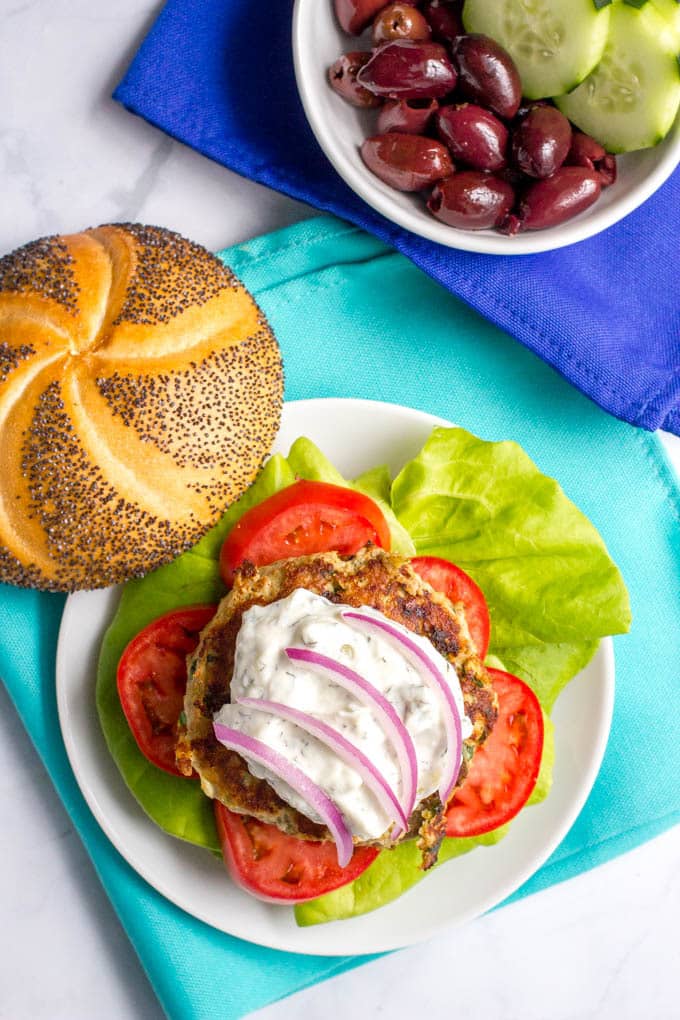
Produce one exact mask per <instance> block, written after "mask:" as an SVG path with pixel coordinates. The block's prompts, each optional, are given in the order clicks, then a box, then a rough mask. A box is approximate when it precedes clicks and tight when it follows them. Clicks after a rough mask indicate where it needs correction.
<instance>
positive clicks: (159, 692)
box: [116, 605, 217, 776]
mask: <svg viewBox="0 0 680 1020" xmlns="http://www.w3.org/2000/svg"><path fill="white" fill-rule="evenodd" d="M216 609H217V606H212V605H210V606H208V605H205V606H189V607H186V608H183V609H175V610H173V611H172V612H170V613H166V614H165V616H160V617H159V618H158V619H157V620H153V621H152V622H151V623H150V624H148V626H146V627H145V628H144V630H142V631H140V633H139V634H137V636H136V637H134V638H133V639H132V641H131V642H130V643H129V645H128V646H127V647H126V649H125V651H124V652H123V654H122V656H121V658H120V662H119V663H118V672H117V674H116V682H117V684H118V696H119V698H120V703H121V706H122V708H123V712H124V713H125V718H126V719H127V721H128V724H129V726H130V729H131V730H132V735H133V736H134V738H135V740H136V741H137V746H138V747H139V750H140V751H141V752H142V754H143V755H144V757H145V758H148V760H149V761H150V762H152V763H153V764H154V765H157V766H158V767H159V768H161V769H164V770H165V771H166V772H170V773H172V775H174V776H181V775H182V773H181V772H180V771H179V770H178V768H177V766H176V764H175V743H176V740H177V720H178V719H179V715H180V712H181V711H182V708H183V705H184V692H185V690H186V685H187V666H186V658H187V655H189V654H190V653H191V652H193V651H194V649H195V648H196V645H197V644H198V637H199V634H200V632H201V631H202V630H203V628H204V627H205V625H206V624H207V623H208V621H209V620H211V619H212V617H213V616H214V615H215V610H216Z"/></svg>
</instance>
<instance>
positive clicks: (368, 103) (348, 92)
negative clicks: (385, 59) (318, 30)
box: [328, 50, 382, 107]
mask: <svg viewBox="0 0 680 1020" xmlns="http://www.w3.org/2000/svg"><path fill="white" fill-rule="evenodd" d="M370 57H371V54H370V53H366V52H364V51H362V50H354V51H353V52H352V53H345V54H343V56H341V57H340V58H339V59H338V60H336V61H335V63H334V64H331V66H330V67H329V68H328V80H329V82H330V83H331V86H332V87H333V88H334V89H335V91H336V92H337V93H338V95H340V96H342V98H343V99H346V100H347V102H348V103H351V104H352V106H361V107H376V106H381V105H382V99H381V98H380V96H374V95H373V93H372V92H369V91H368V89H365V88H364V86H363V85H359V83H358V82H357V73H358V72H359V70H360V69H361V68H362V67H363V66H364V64H366V63H367V62H368V61H369V60H370Z"/></svg>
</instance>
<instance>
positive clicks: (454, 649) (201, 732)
mask: <svg viewBox="0 0 680 1020" xmlns="http://www.w3.org/2000/svg"><path fill="white" fill-rule="evenodd" d="M297 588H305V589H307V590H308V591H311V592H314V593H316V594H318V595H323V596H324V597H325V598H327V599H329V601H331V602H335V603H342V604H344V605H349V606H355V607H359V606H373V608H374V609H378V610H380V612H382V613H384V614H385V616H387V617H389V618H390V619H391V620H395V621H397V622H398V623H401V624H403V625H404V626H405V627H408V628H409V630H412V631H413V632H414V633H416V634H421V635H424V636H425V637H427V638H429V640H430V641H431V642H432V644H433V645H434V647H435V648H436V649H437V651H438V652H439V653H440V654H441V655H443V656H444V657H445V658H446V659H448V660H449V662H451V663H452V664H453V665H454V666H455V667H456V670H457V672H458V676H459V677H460V682H461V688H462V691H463V698H464V701H465V710H466V713H467V715H468V717H469V719H470V721H471V723H472V727H473V729H472V734H471V735H470V736H469V737H468V738H467V740H465V742H464V745H463V763H462V765H461V771H460V775H459V779H458V781H459V783H460V782H461V781H462V780H463V778H464V777H465V775H466V773H467V767H468V764H469V762H470V761H471V759H472V756H473V754H474V751H475V748H476V747H478V746H479V745H480V744H481V743H483V742H484V740H485V739H486V737H487V735H488V734H489V732H490V730H491V729H492V727H493V724H494V722H495V720H496V715H497V708H498V705H497V699H496V695H495V693H494V690H493V688H492V686H491V682H490V680H489V676H488V674H487V672H486V670H485V668H484V666H483V665H482V663H481V662H480V660H479V658H478V656H477V654H476V652H475V651H474V649H473V646H472V643H471V641H470V635H469V632H468V628H467V623H466V621H465V616H464V613H463V609H462V607H461V606H460V605H457V604H456V605H454V604H453V603H451V602H449V600H448V599H447V598H446V597H445V596H443V595H441V594H439V593H438V592H435V591H434V590H433V589H432V588H431V587H430V585H429V584H427V582H426V581H423V580H422V578H421V577H419V575H418V574H416V572H415V571H414V570H413V568H412V567H411V565H410V563H409V561H408V560H405V559H403V558H402V557H400V556H396V555H393V554H391V553H386V552H384V550H382V549H376V548H373V547H371V546H367V547H366V548H364V549H362V550H361V551H360V552H359V553H357V554H356V556H349V557H342V556H338V555H337V554H336V553H319V554H317V555H314V556H301V557H299V558H298V559H288V560H281V561H279V562H278V563H274V564H272V565H271V566H269V567H260V568H256V567H254V566H252V565H251V564H245V565H244V566H243V567H242V568H241V569H240V570H239V571H237V574H236V578H235V581H234V587H233V588H232V590H231V592H230V593H229V594H228V595H227V596H226V598H224V599H223V600H222V602H221V603H220V606H219V608H218V611H217V614H216V615H215V617H214V618H213V620H212V621H211V622H210V623H209V624H208V626H207V627H206V628H205V630H204V631H203V633H202V635H201V641H200V644H199V646H198V648H197V649H196V651H195V653H194V654H193V656H191V658H190V659H189V670H188V676H189V680H188V685H187V693H186V698H185V713H186V732H185V733H184V734H183V736H182V738H181V739H180V742H179V746H178V762H179V764H180V767H181V768H182V770H183V771H185V772H187V773H190V772H191V768H192V767H193V768H194V769H195V770H196V772H197V773H198V775H199V776H200V779H201V785H202V787H203V789H204V791H205V792H206V793H207V794H208V796H209V797H216V798H217V799H218V800H220V801H221V802H222V803H223V804H225V805H226V807H228V808H230V809H231V810H232V811H236V812H238V813H240V814H245V815H251V816H252V817H254V818H259V819H260V820H261V821H263V822H269V823H271V824H273V825H276V826H277V827H278V828H279V829H282V830H283V831H284V832H286V833H289V834H290V835H293V836H298V837H300V838H303V839H315V840H327V839H328V840H329V839H331V838H332V837H331V835H330V833H329V832H328V830H327V829H326V827H325V826H323V825H318V824H316V823H315V822H312V821H311V820H310V819H309V818H306V817H305V816H304V815H302V814H301V813H300V812H299V811H297V810H296V809H295V808H293V807H291V806H290V805H289V804H286V802H285V801H283V800H281V798H280V797H279V796H278V795H277V794H276V793H275V791H274V790H273V788H272V787H271V786H270V785H269V783H267V782H266V780H264V779H257V778H255V776H253V775H251V773H250V772H249V771H248V768H247V765H246V762H245V760H244V759H243V758H242V757H241V756H240V755H239V754H237V753H236V752H235V751H229V750H227V749H226V748H225V747H224V746H223V745H222V744H220V743H219V741H218V740H217V738H216V737H215V735H214V733H213V716H214V715H215V713H216V712H217V711H218V710H219V709H220V708H221V707H222V705H224V704H225V703H226V702H228V701H229V700H230V684H231V677H232V673H233V668H234V655H235V650H236V637H237V634H238V631H239V628H240V626H241V618H242V616H243V614H244V613H245V612H246V610H247V609H249V608H250V607H251V606H255V605H258V606H264V605H268V604H269V603H271V602H275V601H277V600H278V599H284V598H287V596H288V595H290V594H292V592H293V591H295V590H296V589H297ZM442 810H443V809H442V805H441V803H440V801H439V798H438V796H437V795H436V794H433V795H432V796H430V797H428V798H427V801H423V802H421V803H420V804H419V805H417V807H416V809H415V811H414V814H413V816H412V818H411V826H410V832H409V835H410V836H411V837H417V838H419V840H420V846H421V849H422V850H423V861H424V866H426V867H429V866H430V864H433V863H434V861H435V860H436V855H437V851H438V848H439V844H440V842H441V839H442V836H443V833H444V826H443V815H442ZM371 842H372V843H374V844H381V845H386V844H387V837H385V838H384V839H383V840H372V841H371Z"/></svg>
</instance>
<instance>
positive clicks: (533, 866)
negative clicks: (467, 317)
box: [55, 397, 615, 957]
mask: <svg viewBox="0 0 680 1020" xmlns="http://www.w3.org/2000/svg"><path fill="white" fill-rule="evenodd" d="M319 404H322V405H323V406H324V408H325V409H327V408H328V406H329V404H335V405H341V406H342V407H343V408H347V407H348V406H351V405H357V404H358V405H361V406H362V407H363V408H373V409H374V410H378V411H384V410H389V411H391V412H397V413H398V414H400V415H405V416H406V417H408V418H410V419H411V420H412V421H416V420H418V421H420V423H422V424H431V425H432V426H433V427H436V426H437V425H450V424H451V423H450V422H448V421H447V420H446V419H444V418H441V417H438V416H436V415H431V414H429V413H428V412H426V411H422V410H419V409H417V408H411V407H406V406H404V405H401V404H395V403H388V402H385V401H379V400H364V399H361V398H353V397H312V398H308V399H302V400H292V401H286V402H285V404H284V409H285V408H286V407H291V408H301V409H302V410H307V409H309V410H313V407H314V406H318V405H319ZM122 587H123V585H116V586H112V587H110V588H105V589H95V591H94V592H76V593H74V595H70V596H69V597H68V598H67V600H66V604H65V606H64V610H63V613H62V618H61V622H60V626H59V635H58V640H57V650H56V659H55V683H56V699H57V716H58V720H59V727H60V731H61V735H62V738H63V741H64V746H65V749H66V754H67V757H68V761H69V765H70V767H71V770H72V772H73V775H74V778H75V780H76V783H77V785H78V788H79V790H80V792H81V794H82V795H83V797H84V799H85V801H86V803H87V805H88V807H89V808H90V810H91V811H92V814H93V815H94V817H95V819H96V821H97V824H98V825H99V827H100V828H101V829H102V831H103V832H104V834H105V835H106V837H107V839H108V840H109V842H110V843H111V844H112V846H113V847H114V848H115V849H116V851H117V852H118V853H119V854H120V855H121V857H123V859H124V860H125V861H126V862H127V864H128V865H129V866H130V867H131V868H132V869H133V870H134V871H135V872H136V873H137V874H138V875H139V876H140V877H141V878H142V879H143V880H144V881H145V882H147V883H148V884H149V885H150V886H151V887H152V888H153V889H155V890H156V891H157V892H158V893H160V894H161V895H162V896H164V897H165V898H166V899H167V900H169V902H171V903H173V904H174V905H175V906H177V907H179V908H180V909H181V910H183V911H185V912H186V913H187V914H189V916H191V917H194V918H196V919H197V920H199V921H202V922H203V923H205V924H207V925H209V926H210V927H212V928H214V929H215V930H217V931H222V932H224V933H225V934H227V935H231V936H232V937H235V938H240V939H243V940H244V941H247V942H250V943H251V944H255V945H261V946H264V947H266V948H270V949H276V950H280V951H283V952H294V953H300V954H302V955H311V956H323V957H335V956H338V955H357V950H356V949H353V948H352V947H351V946H347V947H346V948H345V949H340V948H338V946H337V945H335V944H334V945H333V946H331V947H327V946H325V945H322V944H319V942H320V939H319V938H318V936H319V934H320V933H321V932H322V931H328V930H329V929H330V928H335V927H336V925H339V926H342V925H343V924H347V923H348V922H347V921H345V922H331V923H328V924H325V925H315V926H312V927H310V928H308V929H298V930H299V931H308V932H309V933H310V942H314V945H313V947H310V948H309V949H301V948H300V947H297V946H296V947H294V948H291V946H290V943H289V942H287V940H286V939H285V938H282V939H277V938H269V939H267V940H266V941H265V940H262V939H261V938H253V937H249V936H248V935H247V934H243V932H242V931H235V930H233V928H228V927H226V926H224V925H218V924H216V923H215V921H214V920H213V919H211V918H210V917H208V916H206V915H205V913H204V912H202V911H200V910H196V909H195V908H192V907H191V906H190V905H187V900H190V899H191V896H190V895H189V896H188V897H187V896H184V895H181V894H180V893H178V892H177V891H176V890H174V889H173V888H172V887H171V886H169V885H168V884H167V883H166V882H165V881H163V880H162V879H161V880H159V879H158V877H157V876H156V875H154V874H153V873H151V871H150V869H149V868H148V867H147V866H146V864H145V863H144V862H139V860H138V859H137V858H136V856H135V854H134V853H131V852H130V850H129V849H127V848H126V847H125V842H124V840H123V839H122V837H121V835H120V833H119V832H118V830H117V829H116V828H115V826H114V825H113V823H112V822H111V820H110V819H109V818H108V817H107V815H106V812H105V810H104V809H103V808H102V806H101V804H100V802H99V799H98V797H97V792H96V789H95V788H93V786H92V785H91V783H90V782H89V781H88V777H87V776H84V775H83V774H82V769H81V767H80V759H79V755H78V746H77V745H78V738H77V737H76V735H75V734H74V733H73V731H72V727H71V723H70V718H69V710H68V690H69V688H68V682H67V680H66V679H65V677H66V675H67V672H68V671H67V670H66V669H65V662H66V659H67V656H68V654H69V650H68V647H67V644H68V642H67V637H68V631H69V628H70V626H71V622H70V621H71V616H72V615H74V613H75V612H77V608H76V607H77V600H78V599H79V598H80V597H82V596H83V595H85V596H86V595H92V594H94V595H96V596H97V597H98V598H101V599H104V598H106V599H107V600H108V601H109V602H110V601H111V600H113V599H114V597H115V596H116V595H117V594H118V593H119V592H120V591H121V590H122ZM596 656H601V657H602V658H603V663H602V675H603V688H602V708H601V714H600V719H599V724H598V726H597V729H596V742H595V746H594V748H593V754H592V755H591V756H590V758H589V761H588V766H587V768H586V769H585V770H584V774H583V775H582V778H581V782H580V785H579V791H578V796H577V797H575V799H574V800H573V802H572V805H571V810H570V811H569V812H567V813H566V814H565V815H564V816H563V817H562V818H561V819H560V822H559V824H557V825H556V826H555V827H554V829H553V831H552V837H551V838H550V839H549V840H548V841H547V842H544V843H542V845H541V850H540V853H539V854H538V855H536V853H535V852H534V853H532V854H531V855H530V859H529V860H528V861H527V864H526V866H525V867H524V868H520V869H519V870H518V871H516V872H514V873H513V876H512V877H511V878H509V879H508V880H507V881H506V882H505V883H504V884H502V885H501V886H500V893H499V891H498V888H496V890H495V891H494V892H493V893H490V894H489V895H487V896H486V897H482V898H481V899H480V900H479V901H478V903H477V904H476V905H475V906H474V907H473V908H471V909H468V910H467V911H464V912H462V913H461V914H460V915H457V916H456V917H454V918H447V919H443V920H441V921H437V922H434V923H432V924H431V925H429V926H428V928H427V930H425V931H422V932H417V933H416V934H415V935H414V937H413V938H412V939H407V940H405V939H403V938H396V939H390V938H389V937H387V938H383V939H382V940H381V942H380V945H379V946H378V947H376V948H372V949H362V950H360V951H359V953H360V954H363V953H374V952H390V951H393V950H396V949H402V948H406V947H407V946H410V945H416V944H419V943H421V942H425V941H427V940H428V939H430V938H433V937H435V936H436V935H438V934H440V933H442V932H443V931H446V930H451V929H452V928H454V927H457V926H458V925H461V924H466V923H468V922H469V921H470V920H473V919H474V918H476V917H479V916H481V915H482V914H484V913H486V912H487V911H488V910H490V909H491V908H493V907H494V906H496V905H498V904H500V903H502V902H503V901H504V900H505V899H506V898H507V897H508V896H510V895H511V894H512V893H513V892H515V891H516V890H517V889H518V888H520V886H522V885H523V884H524V883H525V882H526V881H527V880H528V879H529V878H530V877H531V876H532V875H533V874H535V873H536V872H537V871H538V870H539V869H540V868H541V867H542V866H543V864H544V863H545V861H546V860H547V859H548V858H549V857H550V855H551V854H552V853H553V852H554V850H555V849H556V848H557V846H559V844H560V843H561V842H562V840H563V839H564V837H565V835H566V834H567V832H568V831H569V829H570V828H571V826H572V825H573V824H574V822H575V820H576V819H577V818H578V816H579V814H580V813H581V811H582V809H583V806H584V804H585V802H586V800H587V799H588V797H589V795H590V792H591V790H592V787H593V784H594V782H595V779H596V777H597V775H598V772H599V770H600V767H601V764H602V759H603V757H604V753H605V750H606V746H607V741H608V737H609V732H610V729H611V721H612V716H613V708H614V694H615V662H614V646H613V640H612V638H611V637H605V638H603V639H602V640H601V642H600V646H599V648H598V650H597V652H596ZM92 708H93V709H94V711H95V714H96V703H95V698H94V687H93V698H92ZM95 725H96V727H97V729H98V732H99V734H100V737H101V741H102V744H103V748H104V749H105V752H106V753H107V754H109V750H108V747H107V746H106V740H105V738H104V734H103V733H102V732H101V729H100V727H99V723H98V719H96V720H95ZM111 763H112V764H113V766H114V768H116V772H117V766H115V762H113V758H111ZM118 778H119V779H120V782H121V783H122V784H123V785H124V786H125V784H124V780H123V778H122V776H120V774H119V773H118ZM125 790H126V793H127V794H128V795H129V797H130V798H131V799H132V800H133V801H134V804H135V806H136V807H137V808H138V809H139V810H140V811H143V809H142V808H141V806H140V805H139V804H138V802H137V800H136V798H135V797H134V795H133V794H132V792H131V791H130V790H128V789H127V787H126V786H125ZM146 821H147V822H148V823H149V824H151V825H155V823H154V822H153V821H152V820H151V819H148V818H146ZM156 828H157V829H158V828H159V827H157V826H156ZM159 831H162V830H159ZM165 835H167V838H168V839H176V837H173V836H170V835H169V834H165ZM178 842H180V843H181V841H180V840H178ZM498 845H502V843H501V844H498ZM187 846H191V844H187ZM193 849H194V850H196V851H197V852H199V853H200V852H201V851H200V848H197V847H193ZM478 849H481V848H478ZM484 849H487V850H492V849H493V847H487V848H484ZM208 852H209V851H206V853H208ZM449 863H450V862H449ZM287 909H290V908H287ZM351 921H359V922H360V921H361V917H357V918H353V919H351ZM350 937H351V936H350Z"/></svg>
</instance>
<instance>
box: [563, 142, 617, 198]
mask: <svg viewBox="0 0 680 1020" xmlns="http://www.w3.org/2000/svg"><path fill="white" fill-rule="evenodd" d="M565 163H567V165H568V166H584V167H587V169H588V170H594V171H595V173H596V174H597V175H598V177H599V178H600V183H601V185H602V187H603V188H608V187H609V185H610V184H613V183H614V181H615V180H616V156H613V155H612V154H611V153H609V152H605V149H604V146H602V145H600V143H599V142H596V141H595V139H594V138H591V137H590V135H585V134H583V132H582V131H574V134H573V136H572V140H571V148H570V149H569V154H568V156H567V158H566V160H565Z"/></svg>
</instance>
